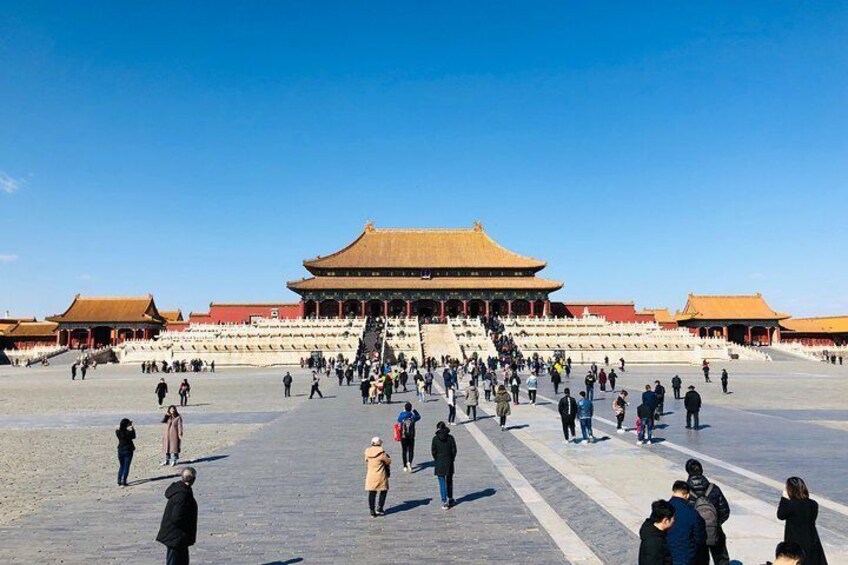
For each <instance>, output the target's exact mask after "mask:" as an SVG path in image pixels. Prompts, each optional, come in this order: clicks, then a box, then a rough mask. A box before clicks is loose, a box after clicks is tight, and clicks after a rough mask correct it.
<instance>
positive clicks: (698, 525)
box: [666, 481, 707, 565]
mask: <svg viewBox="0 0 848 565" xmlns="http://www.w3.org/2000/svg"><path fill="white" fill-rule="evenodd" d="M671 491H672V496H671V499H670V500H669V502H670V503H671V505H672V506H674V525H673V526H672V527H671V529H670V530H669V531H668V535H667V538H666V539H667V540H668V548H669V550H671V558H672V561H673V563H674V565H691V564H692V563H695V555H696V554H697V551H698V547H699V546H700V545H701V544H703V543H704V542H705V541H706V538H707V532H706V527H705V524H704V519H703V518H701V515H700V514H698V511H697V510H695V507H694V506H692V504H691V503H690V502H689V483H687V482H686V481H674V485H673V486H672V487H671Z"/></svg>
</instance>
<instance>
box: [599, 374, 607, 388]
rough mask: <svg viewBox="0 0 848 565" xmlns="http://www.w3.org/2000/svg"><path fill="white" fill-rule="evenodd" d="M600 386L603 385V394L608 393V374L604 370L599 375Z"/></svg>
mask: <svg viewBox="0 0 848 565" xmlns="http://www.w3.org/2000/svg"><path fill="white" fill-rule="evenodd" d="M598 384H599V385H601V392H606V391H607V373H606V371H604V370H603V369H601V371H600V372H599V373H598Z"/></svg>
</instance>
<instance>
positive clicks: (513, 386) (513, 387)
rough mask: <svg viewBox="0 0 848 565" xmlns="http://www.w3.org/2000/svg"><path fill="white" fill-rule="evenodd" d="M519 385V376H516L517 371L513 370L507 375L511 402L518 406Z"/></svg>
mask: <svg viewBox="0 0 848 565" xmlns="http://www.w3.org/2000/svg"><path fill="white" fill-rule="evenodd" d="M520 386H521V377H519V376H518V371H513V372H512V375H511V376H510V377H509V388H510V392H512V403H513V404H515V405H516V406H518V391H519V387H520Z"/></svg>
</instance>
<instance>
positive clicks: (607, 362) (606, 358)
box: [604, 355, 609, 367]
mask: <svg viewBox="0 0 848 565" xmlns="http://www.w3.org/2000/svg"><path fill="white" fill-rule="evenodd" d="M604 367H609V355H604Z"/></svg>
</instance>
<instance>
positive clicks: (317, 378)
mask: <svg viewBox="0 0 848 565" xmlns="http://www.w3.org/2000/svg"><path fill="white" fill-rule="evenodd" d="M320 385H321V377H320V376H319V375H318V372H317V371H312V388H311V389H310V390H309V400H312V397H313V396H315V394H316V393H317V394H318V396H320V397H321V398H324V395H323V394H321V389H319V388H318V387H319V386H320Z"/></svg>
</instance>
